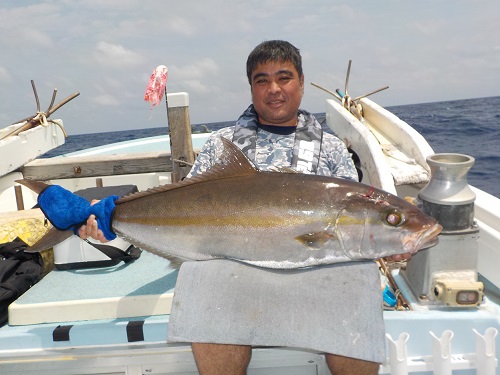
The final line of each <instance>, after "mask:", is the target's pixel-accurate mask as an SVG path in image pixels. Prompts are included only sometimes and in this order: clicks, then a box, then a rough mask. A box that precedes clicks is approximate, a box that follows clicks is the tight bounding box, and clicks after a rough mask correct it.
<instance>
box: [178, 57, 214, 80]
mask: <svg viewBox="0 0 500 375" xmlns="http://www.w3.org/2000/svg"><path fill="white" fill-rule="evenodd" d="M172 71H173V74H175V75H176V76H177V78H178V79H179V80H189V79H200V78H206V77H208V76H213V75H217V74H218V72H219V66H218V65H217V63H216V62H215V61H214V60H213V59H211V58H208V57H205V58H202V59H201V60H199V61H197V62H195V63H193V64H190V65H186V66H183V67H178V66H173V67H172Z"/></svg>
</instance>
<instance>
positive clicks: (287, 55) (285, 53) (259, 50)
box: [247, 40, 303, 84]
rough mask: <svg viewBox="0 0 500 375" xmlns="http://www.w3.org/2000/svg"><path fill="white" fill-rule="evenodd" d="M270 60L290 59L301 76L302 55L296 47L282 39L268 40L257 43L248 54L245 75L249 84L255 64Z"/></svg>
mask: <svg viewBox="0 0 500 375" xmlns="http://www.w3.org/2000/svg"><path fill="white" fill-rule="evenodd" d="M270 61H277V62H287V61H290V62H291V63H292V64H293V66H294V67H295V69H296V70H297V73H299V77H302V74H303V73H302V57H301V56H300V52H299V50H298V48H296V47H295V46H293V45H292V44H291V43H289V42H286V41H284V40H268V41H265V42H262V43H261V44H259V45H258V46H257V47H255V48H254V50H253V51H252V52H250V55H248V59H247V77H248V82H249V83H250V84H252V82H251V77H252V72H253V71H254V70H255V68H257V65H259V64H265V63H267V62H270Z"/></svg>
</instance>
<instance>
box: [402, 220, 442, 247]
mask: <svg viewBox="0 0 500 375" xmlns="http://www.w3.org/2000/svg"><path fill="white" fill-rule="evenodd" d="M442 230H443V227H442V226H441V225H440V224H434V225H432V226H430V228H427V229H423V230H421V231H419V232H417V233H414V235H412V236H410V239H409V240H408V241H407V245H408V246H406V247H407V249H408V250H409V252H410V253H412V254H415V253H416V252H417V251H419V250H422V249H428V248H430V247H433V246H435V245H437V244H438V242H439V238H438V234H439V233H441V231H442Z"/></svg>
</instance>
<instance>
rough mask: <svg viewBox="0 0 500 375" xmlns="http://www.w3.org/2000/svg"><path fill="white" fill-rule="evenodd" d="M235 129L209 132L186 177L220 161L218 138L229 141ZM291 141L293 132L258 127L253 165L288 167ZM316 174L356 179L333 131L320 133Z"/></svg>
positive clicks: (274, 167)
mask: <svg viewBox="0 0 500 375" xmlns="http://www.w3.org/2000/svg"><path fill="white" fill-rule="evenodd" d="M234 128H235V127H234V126H230V127H227V128H223V129H220V130H218V131H216V132H214V133H212V134H211V136H210V138H209V139H208V140H207V142H206V143H205V144H204V145H203V148H202V149H201V152H200V154H199V155H198V158H197V159H196V161H195V163H194V166H193V168H192V169H191V171H190V172H189V175H188V176H187V177H191V176H196V175H198V174H200V173H203V172H204V171H206V170H208V169H210V168H211V167H212V166H213V165H215V164H217V163H218V162H219V160H220V159H219V155H221V153H222V152H223V145H222V141H221V140H220V137H224V138H226V139H229V140H232V138H233V134H234ZM294 141H295V134H294V133H292V134H289V135H282V134H275V133H271V132H268V131H265V130H263V129H260V128H259V129H258V131H257V140H256V147H255V148H256V150H255V163H254V164H256V167H257V168H258V169H259V170H262V171H273V170H275V169H276V168H280V167H290V166H291V162H292V153H293V147H294ZM317 174H318V175H322V176H332V177H339V178H344V179H349V180H354V181H357V180H358V174H357V172H356V168H355V166H354V162H353V161H352V158H351V155H350V154H349V152H348V151H347V148H346V146H345V145H344V143H343V142H342V141H341V140H340V139H338V138H337V137H335V136H334V135H332V134H328V133H324V134H323V141H322V145H321V154H320V159H319V164H318V168H317Z"/></svg>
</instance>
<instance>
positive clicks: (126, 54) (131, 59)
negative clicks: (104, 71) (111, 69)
mask: <svg viewBox="0 0 500 375" xmlns="http://www.w3.org/2000/svg"><path fill="white" fill-rule="evenodd" d="M94 59H95V61H96V62H97V63H99V64H101V65H107V66H135V65H138V64H141V63H142V61H143V58H142V57H141V55H140V54H138V53H136V52H134V51H132V50H128V49H126V48H125V47H123V46H122V45H121V44H112V43H108V42H104V41H101V42H99V43H98V44H97V46H96V48H95V50H94Z"/></svg>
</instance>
